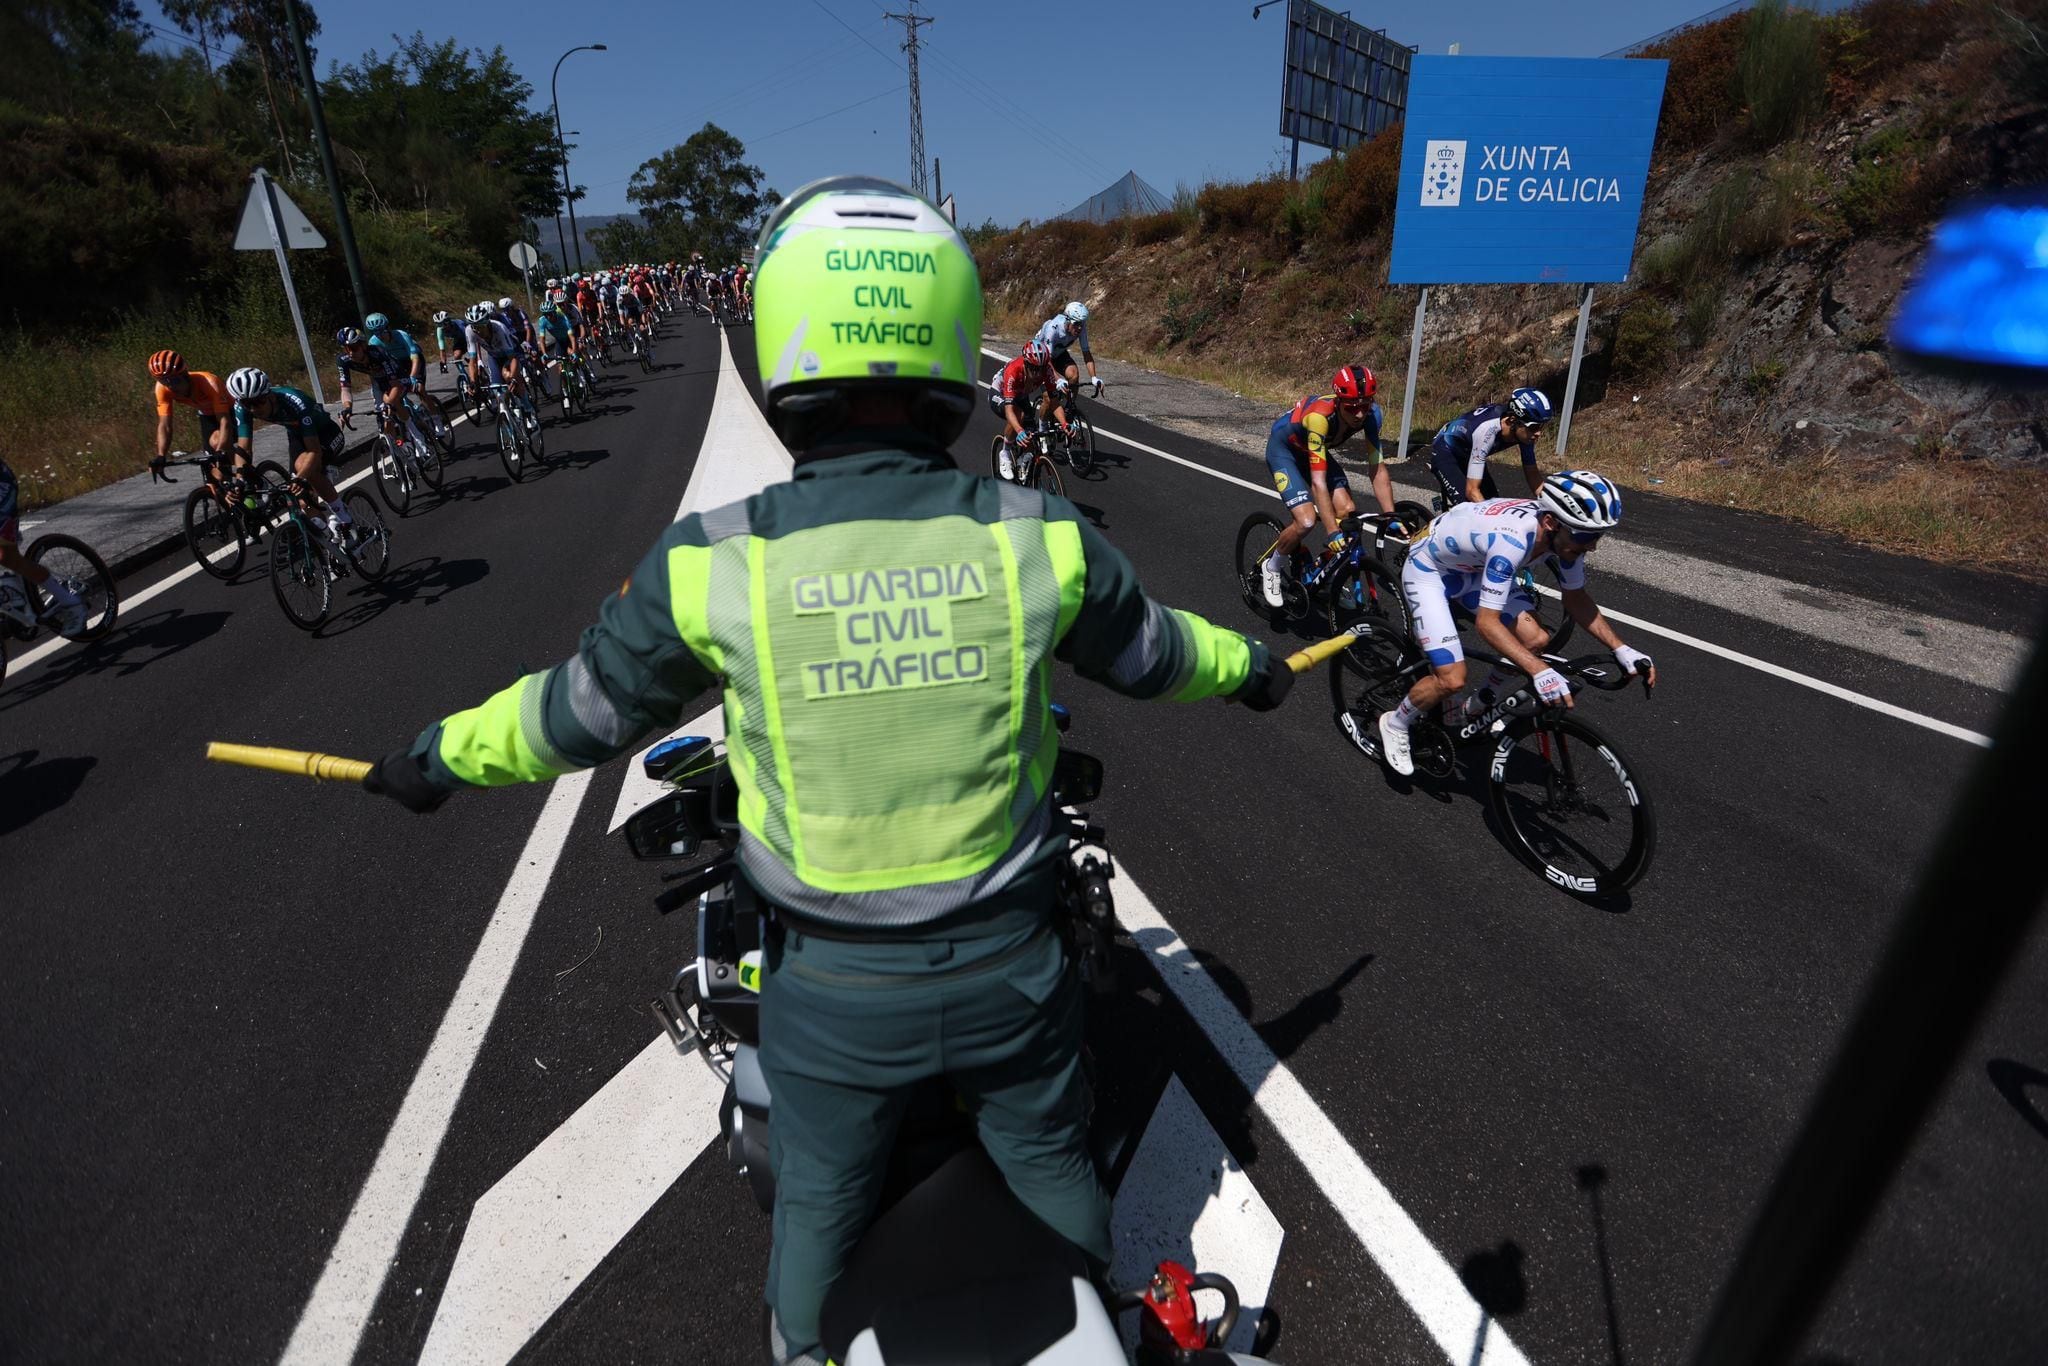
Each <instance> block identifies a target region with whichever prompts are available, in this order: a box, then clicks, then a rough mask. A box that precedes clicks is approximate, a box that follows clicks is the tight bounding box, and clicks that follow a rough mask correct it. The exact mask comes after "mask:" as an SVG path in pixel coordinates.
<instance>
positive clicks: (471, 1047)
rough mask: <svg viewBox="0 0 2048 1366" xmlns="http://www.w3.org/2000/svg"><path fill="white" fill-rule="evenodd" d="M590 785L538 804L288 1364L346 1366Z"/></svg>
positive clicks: (577, 782) (562, 782) (571, 785)
mask: <svg viewBox="0 0 2048 1366" xmlns="http://www.w3.org/2000/svg"><path fill="white" fill-rule="evenodd" d="M589 790H590V773H589V771H585V772H581V773H571V774H568V775H567V776H565V777H562V778H558V779H556V780H555V785H554V787H553V789H552V790H551V791H550V792H549V793H548V800H547V805H545V806H544V807H542V808H541V813H540V819H539V820H538V821H536V822H535V823H534V827H533V833H532V834H531V835H529V836H528V837H527V840H526V847H525V848H524V849H522V850H521V851H520V854H519V861H518V863H517V864H515V865H514V867H513V870H512V878H511V880H510V881H509V882H507V883H506V884H505V891H504V895H502V896H501V897H499V898H498V908H497V910H495V911H494V912H492V914H491V922H490V925H489V926H488V927H487V928H486V929H485V930H484V935H483V938H482V939H481V940H480V941H478V943H477V946H476V953H475V954H474V955H472V956H471V958H470V960H469V968H468V970H467V971H465V972H464V973H463V974H462V982H461V985H459V986H457V987H456V989H455V999H454V1000H453V1001H452V1002H450V1003H449V1006H448V1013H447V1014H446V1015H444V1016H442V1017H441V1027H440V1028H439V1029H438V1030H436V1031H435V1032H434V1041H433V1043H432V1044H431V1045H430V1046H429V1047H428V1049H427V1056H426V1059H425V1061H424V1062H422V1063H421V1064H420V1070H419V1072H418V1073H417V1074H415V1075H414V1077H413V1079H412V1085H411V1086H410V1087H409V1088H408V1089H407V1091H406V1093H405V1102H404V1104H402V1105H401V1106H399V1109H398V1118H397V1119H395V1120H394V1121H392V1125H391V1131H390V1132H389V1133H388V1134H386V1135H385V1137H384V1146H383V1147H382V1148H380V1149H379V1150H378V1152H377V1160H376V1162H375V1164H373V1165H372V1166H371V1168H370V1177H369V1180H367V1181H365V1182H364V1183H363V1188H362V1190H361V1192H359V1193H358V1194H357V1196H356V1202H355V1205H354V1207H353V1208H351V1209H350V1210H349V1214H348V1222H347V1223H346V1224H344V1225H343V1226H342V1230H341V1237H340V1238H339V1239H337V1240H336V1242H335V1244H334V1250H333V1251H332V1252H331V1253H329V1254H328V1257H327V1265H326V1267H325V1268H324V1269H322V1271H321V1273H320V1280H319V1282H318V1284H316V1285H315V1286H314V1287H313V1296H312V1298H311V1299H310V1300H308V1301H307V1303H306V1308H305V1310H304V1312H302V1313H301V1314H300V1315H299V1323H298V1327H296V1328H295V1329H293V1330H292V1336H291V1341H290V1342H289V1343H287V1344H286V1346H285V1349H284V1358H283V1359H284V1361H285V1362H287V1363H291V1366H301V1364H302V1363H303V1364H305V1366H311V1364H312V1363H316V1362H317V1363H333V1364H334V1366H346V1363H347V1362H349V1361H350V1360H351V1359H352V1358H353V1357H354V1356H355V1353H356V1348H357V1346H358V1345H359V1344H360V1343H361V1341H362V1336H363V1329H364V1327H365V1326H366V1325H367V1324H368V1323H369V1320H370V1313H371V1311H372V1310H373V1309H374V1308H375V1307H376V1304H377V1296H378V1294H379V1292H380V1291H381V1290H382V1289H383V1286H384V1278H385V1276H386V1275H387V1274H388V1273H389V1272H390V1270H391V1264H392V1260H393V1258H395V1257H396V1256H397V1255H398V1245H399V1242H400V1240H402V1239H403V1238H404V1237H405V1230H406V1225H408V1224H409V1223H410V1222H411V1221H412V1212H413V1208H414V1206H416V1205H417V1204H418V1203H419V1198H420V1193H421V1191H423V1190H424V1189H426V1184H427V1175H428V1173H429V1172H430V1171H432V1169H433V1166H434V1158H435V1156H436V1155H437V1154H438V1153H439V1152H440V1150H441V1140H442V1139H443V1138H444V1137H446V1135H447V1133H448V1125H449V1122H450V1121H451V1120H452V1119H454V1117H455V1106H456V1104H457V1102H458V1101H460V1100H461V1099H462V1091H463V1087H464V1085H465V1083H467V1082H468V1080H469V1073H470V1069H471V1068H472V1067H474V1066H475V1065H476V1059H477V1054H478V1052H479V1051H481V1049H482V1048H483V1042H484V1036H485V1035H486V1034H488V1033H489V1031H490V1027H491V1021H492V1019H493V1018H494V1017H495V1016H496V1015H497V1013H498V1003H499V1002H500V1001H501V1000H502V999H503V998H504V995H505V987H506V985H507V984H508V983H509V982H510V981H511V980H512V970H513V968H514V967H516V966H517V964H518V962H519V950H520V948H521V947H522V946H523V945H524V944H525V943H526V934H527V931H528V930H529V929H531V928H532V926H533V921H534V917H535V916H536V915H538V914H539V912H540V906H541V899H542V896H543V894H544V893H545V892H546V891H547V885H548V880H549V878H551V877H552V876H553V875H554V871H555V864H556V863H557V862H558V861H559V860H560V858H561V855H562V847H563V845H564V844H566V843H567V842H568V838H569V830H570V827H571V826H573V825H574V824H575V820H576V811H577V808H578V807H580V806H581V805H582V804H583V795H584V793H586V792H588V791H589Z"/></svg>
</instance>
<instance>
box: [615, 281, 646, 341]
mask: <svg viewBox="0 0 2048 1366" xmlns="http://www.w3.org/2000/svg"><path fill="white" fill-rule="evenodd" d="M613 307H614V308H615V309H616V310H617V312H618V315H619V326H620V327H622V328H624V329H625V330H626V331H628V332H635V333H638V334H640V344H641V345H642V346H644V347H646V348H647V350H648V352H649V354H650V355H651V354H652V353H653V350H654V345H653V341H652V339H651V338H650V337H648V335H647V328H646V327H644V326H643V323H644V322H645V321H646V315H647V308H646V305H644V304H642V303H641V302H640V296H639V295H638V294H636V293H634V292H633V290H632V289H630V288H627V289H622V290H620V291H619V296H618V301H617V303H615V304H614V305H613Z"/></svg>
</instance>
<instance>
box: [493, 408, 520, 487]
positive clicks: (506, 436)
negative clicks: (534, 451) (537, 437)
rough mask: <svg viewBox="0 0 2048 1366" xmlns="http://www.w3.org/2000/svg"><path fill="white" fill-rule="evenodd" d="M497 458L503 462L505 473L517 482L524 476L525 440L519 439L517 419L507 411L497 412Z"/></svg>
mask: <svg viewBox="0 0 2048 1366" xmlns="http://www.w3.org/2000/svg"><path fill="white" fill-rule="evenodd" d="M498 459H500V460H502V461H504V462H505V473H507V474H509V475H511V476H512V482H513V483H515V484H516V483H518V482H519V481H520V480H522V479H524V478H525V477H526V442H525V441H524V440H522V439H521V437H520V432H519V422H518V419H517V418H515V417H513V416H512V415H511V414H510V413H509V412H505V411H502V410H501V411H500V412H499V413H498Z"/></svg>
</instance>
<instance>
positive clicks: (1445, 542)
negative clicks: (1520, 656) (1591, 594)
mask: <svg viewBox="0 0 2048 1366" xmlns="http://www.w3.org/2000/svg"><path fill="white" fill-rule="evenodd" d="M1541 511H1542V509H1541V508H1539V507H1538V506H1537V504H1536V501H1535V499H1533V498H1494V499H1490V500H1488V501H1487V502H1484V503H1459V504H1458V505H1457V506H1455V507H1453V508H1451V509H1450V510H1449V511H1447V512H1445V513H1443V514H1442V515H1441V516H1439V517H1438V518H1437V519H1436V520H1435V521H1434V522H1431V523H1430V524H1429V531H1428V533H1427V534H1426V535H1424V536H1423V538H1422V540H1421V541H1420V542H1419V543H1417V544H1415V545H1413V546H1411V547H1410V548H1409V551H1408V562H1407V563H1406V564H1404V565H1403V566H1402V567H1401V596H1402V597H1404V598H1406V599H1407V602H1408V619H1409V621H1410V622H1411V623H1413V625H1414V626H1415V636H1416V643H1417V644H1418V645H1420V646H1421V647H1422V649H1423V652H1424V653H1425V654H1427V655H1428V656H1429V662H1430V663H1431V664H1435V665H1444V664H1451V663H1455V662H1457V661H1458V660H1461V659H1463V658H1464V657H1465V648H1464V645H1463V644H1462V643H1461V642H1460V641H1459V639H1458V628H1457V624H1456V623H1455V622H1454V621H1453V620H1452V619H1451V604H1452V603H1453V602H1456V603H1458V604H1459V605H1460V606H1462V607H1464V608H1465V610H1466V611H1468V612H1475V613H1476V612H1478V611H1481V610H1482V609H1485V608H1491V609H1492V610H1494V611H1496V612H1499V613H1500V614H1501V616H1502V618H1503V619H1505V620H1508V621H1513V620H1514V619H1515V618H1516V617H1518V616H1520V615H1521V614H1522V613H1524V612H1527V611H1531V610H1533V609H1534V607H1535V605H1536V604H1535V602H1534V601H1533V600H1531V599H1530V597H1529V596H1528V594H1526V593H1525V592H1523V591H1522V589H1521V587H1520V586H1519V585H1518V584H1517V582H1516V579H1515V576H1516V575H1517V574H1520V573H1521V572H1522V571H1523V570H1524V569H1527V568H1529V567H1530V566H1531V565H1534V564H1537V563H1539V562H1541V561H1544V560H1548V561H1550V562H1551V564H1552V565H1553V566H1554V567H1555V568H1556V570H1557V581H1558V584H1559V586H1561V587H1564V588H1584V587H1585V586H1586V562H1585V560H1584V559H1583V558H1581V559H1576V560H1571V561H1566V560H1562V559H1560V558H1558V557H1557V556H1555V555H1552V554H1551V553H1550V552H1549V551H1547V550H1545V549H1544V547H1543V541H1542V532H1541V529H1540V528H1539V526H1538V525H1537V521H1536V518H1537V515H1538V514H1539V513H1540V512H1541Z"/></svg>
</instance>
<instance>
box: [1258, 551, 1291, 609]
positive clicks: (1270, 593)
mask: <svg viewBox="0 0 2048 1366" xmlns="http://www.w3.org/2000/svg"><path fill="white" fill-rule="evenodd" d="M1286 564H1287V562H1286V561H1285V560H1283V559H1281V558H1280V557H1279V556H1277V555H1275V556H1273V557H1272V558H1270V559H1268V560H1267V561H1266V563H1265V564H1264V565H1262V566H1261V567H1260V570H1259V577H1260V579H1261V580H1262V584H1261V586H1262V587H1263V588H1264V589H1265V593H1266V606H1268V607H1284V606H1286V605H1287V581H1286V577H1285V575H1283V574H1282V572H1281V571H1282V570H1283V569H1284V568H1285V567H1286Z"/></svg>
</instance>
